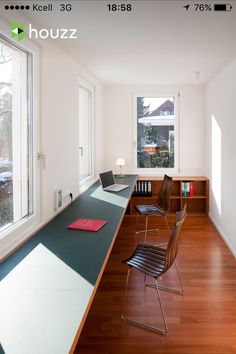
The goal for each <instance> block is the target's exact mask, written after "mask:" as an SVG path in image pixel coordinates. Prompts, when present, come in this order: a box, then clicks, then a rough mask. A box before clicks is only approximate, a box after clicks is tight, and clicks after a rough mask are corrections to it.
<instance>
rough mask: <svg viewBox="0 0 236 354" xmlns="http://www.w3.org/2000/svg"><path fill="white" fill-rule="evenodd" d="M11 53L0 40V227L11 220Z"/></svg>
mask: <svg viewBox="0 0 236 354" xmlns="http://www.w3.org/2000/svg"><path fill="white" fill-rule="evenodd" d="M12 55H13V53H12V51H11V49H9V48H8V47H6V46H5V45H4V44H3V43H2V42H1V41H0V228H1V227H2V226H4V225H6V224H8V223H10V222H12V221H13V192H12V61H13V60H12Z"/></svg>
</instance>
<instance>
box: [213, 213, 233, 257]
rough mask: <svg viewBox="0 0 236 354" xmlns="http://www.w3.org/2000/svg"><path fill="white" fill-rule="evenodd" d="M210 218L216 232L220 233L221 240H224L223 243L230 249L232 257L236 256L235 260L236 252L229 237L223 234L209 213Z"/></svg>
mask: <svg viewBox="0 0 236 354" xmlns="http://www.w3.org/2000/svg"><path fill="white" fill-rule="evenodd" d="M208 216H209V218H210V220H211V222H212V223H213V225H214V226H215V228H216V230H217V231H218V232H219V234H220V236H221V238H222V239H223V241H224V242H225V244H226V246H227V247H228V249H229V250H230V252H231V253H232V255H233V256H234V258H236V252H235V250H234V249H233V247H232V246H231V244H230V242H229V241H228V239H227V237H226V236H225V234H224V233H223V231H222V230H221V229H220V227H219V226H218V225H217V222H216V221H215V220H214V218H213V217H212V215H210V213H209V215H208Z"/></svg>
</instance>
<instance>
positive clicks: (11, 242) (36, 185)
mask: <svg viewBox="0 0 236 354" xmlns="http://www.w3.org/2000/svg"><path fill="white" fill-rule="evenodd" d="M8 32H9V26H8V25H6V24H5V23H4V22H3V27H2V29H1V33H0V38H1V39H2V40H3V41H5V42H6V43H7V44H8V45H9V46H13V47H15V48H17V49H18V50H20V51H22V52H24V53H26V54H27V124H28V131H29V134H28V141H27V145H28V152H29V155H31V158H30V159H29V164H28V169H29V172H28V173H29V180H31V183H30V185H29V189H28V190H29V194H31V199H30V200H29V204H28V209H29V211H30V212H29V213H28V214H27V215H25V216H24V217H22V218H21V219H20V220H18V221H15V222H13V223H10V224H8V226H7V227H6V228H2V230H1V231H0V259H1V258H2V257H5V256H7V255H8V254H9V253H10V252H11V251H12V250H13V249H14V248H16V247H18V246H19V245H20V244H21V243H22V242H24V240H26V239H27V238H29V237H31V235H32V233H33V232H34V231H35V228H36V227H38V225H39V221H40V164H39V162H38V161H37V159H36V156H37V152H38V151H40V148H39V141H40V139H39V132H40V125H39V119H38V117H39V72H38V71H39V49H38V47H37V46H36V45H35V44H34V43H32V41H29V40H27V39H24V44H23V45H21V44H19V43H17V42H15V41H14V40H12V39H11V38H10V37H9V35H8Z"/></svg>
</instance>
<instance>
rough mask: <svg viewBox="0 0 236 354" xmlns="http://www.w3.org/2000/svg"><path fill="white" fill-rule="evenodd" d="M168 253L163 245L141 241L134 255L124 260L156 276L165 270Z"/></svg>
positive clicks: (141, 270) (131, 265)
mask: <svg viewBox="0 0 236 354" xmlns="http://www.w3.org/2000/svg"><path fill="white" fill-rule="evenodd" d="M166 253H167V250H166V249H163V248H161V247H157V246H153V245H148V244H146V243H139V244H138V245H137V247H136V249H135V251H134V253H133V254H132V256H131V257H129V258H128V259H126V260H124V261H123V263H126V264H128V265H129V266H130V267H134V268H136V269H138V270H139V271H140V272H142V273H145V274H147V275H150V276H151V277H154V278H156V277H158V276H160V275H161V274H162V273H163V272H164V269H165V265H166Z"/></svg>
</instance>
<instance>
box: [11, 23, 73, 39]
mask: <svg viewBox="0 0 236 354" xmlns="http://www.w3.org/2000/svg"><path fill="white" fill-rule="evenodd" d="M24 27H25V26H24V25H19V24H18V22H13V23H12V25H11V29H12V37H13V38H15V39H17V40H18V41H21V40H22V39H24V37H25V31H24ZM28 33H29V39H47V38H51V39H57V38H60V39H76V38H77V35H76V34H77V29H75V28H56V29H52V28H49V29H46V28H41V29H40V30H37V29H36V28H33V27H32V24H31V23H30V24H29V27H28Z"/></svg>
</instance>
